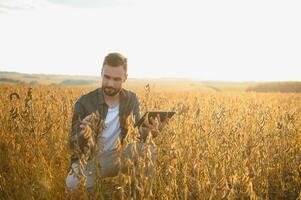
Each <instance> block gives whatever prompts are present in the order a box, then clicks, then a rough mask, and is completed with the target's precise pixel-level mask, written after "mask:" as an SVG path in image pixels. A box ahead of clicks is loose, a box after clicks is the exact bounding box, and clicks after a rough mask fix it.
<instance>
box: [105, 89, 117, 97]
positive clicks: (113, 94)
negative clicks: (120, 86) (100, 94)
mask: <svg viewBox="0 0 301 200" xmlns="http://www.w3.org/2000/svg"><path fill="white" fill-rule="evenodd" d="M119 92H120V90H118V91H114V92H108V91H106V90H104V94H105V95H107V96H110V97H114V96H116V95H118V94H119Z"/></svg>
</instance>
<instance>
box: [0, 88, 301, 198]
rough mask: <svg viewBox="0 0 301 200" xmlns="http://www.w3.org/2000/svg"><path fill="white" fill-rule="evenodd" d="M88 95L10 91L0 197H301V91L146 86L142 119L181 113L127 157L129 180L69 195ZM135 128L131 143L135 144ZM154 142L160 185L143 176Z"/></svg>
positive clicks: (2, 129)
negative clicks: (80, 107)
mask: <svg viewBox="0 0 301 200" xmlns="http://www.w3.org/2000/svg"><path fill="white" fill-rule="evenodd" d="M89 90H91V88H85V89H81V88H75V87H74V88H56V87H48V86H34V87H33V88H32V89H29V87H28V86H10V85H2V86H1V93H0V100H1V104H0V111H1V114H0V124H1V125H0V199H88V198H91V199H131V198H132V199H172V200H174V199H208V200H209V199H210V200H213V199H301V95H300V94H293V93H288V94H280V93H270V94H258V93H244V92H236V93H230V92H227V93H223V92H220V93H217V92H202V91H199V92H198V91H197V90H196V91H190V92H189V91H188V92H187V91H185V92H181V91H180V90H176V89H174V90H167V89H164V88H161V89H157V90H155V91H153V90H151V88H149V87H146V88H143V86H141V87H137V88H135V91H136V92H137V93H138V95H139V96H140V100H141V107H142V113H144V111H146V110H175V111H176V112H177V114H176V115H175V116H174V118H172V120H170V123H169V124H168V125H167V126H166V127H165V128H164V130H163V131H162V132H161V135H160V137H158V138H156V139H154V140H152V139H150V140H149V141H148V142H147V143H146V144H145V146H144V147H143V149H142V152H143V153H142V154H141V155H140V158H139V159H138V162H137V163H133V162H132V161H131V160H120V163H121V164H127V165H128V166H130V168H129V173H128V174H122V173H120V174H119V175H118V176H117V177H114V178H107V179H104V180H102V179H99V180H97V181H96V185H97V189H96V191H95V192H94V194H89V193H88V192H87V191H86V190H85V188H84V187H82V188H81V189H80V190H78V191H77V192H76V194H66V193H65V178H66V176H67V173H68V171H69V167H70V150H69V144H68V142H69V131H70V125H71V122H70V120H71V115H72V108H73V105H74V103H75V101H76V99H77V98H78V97H79V96H80V95H81V94H82V93H85V92H88V91H89ZM129 124H131V120H129ZM129 127H130V133H129V136H128V138H127V140H126V142H125V143H129V142H132V141H133V140H135V138H136V134H137V130H135V129H134V128H133V127H131V125H129ZM153 145H156V146H157V149H158V163H157V165H156V175H155V178H154V180H153V183H152V184H151V183H150V182H149V180H148V178H147V177H146V175H145V173H144V172H145V170H147V169H148V168H150V167H152V163H151V162H150V158H149V157H150V147H151V146H153ZM123 146H124V145H123ZM120 148H123V147H120ZM132 151H133V152H137V149H133V150H132Z"/></svg>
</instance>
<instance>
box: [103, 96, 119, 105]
mask: <svg viewBox="0 0 301 200" xmlns="http://www.w3.org/2000/svg"><path fill="white" fill-rule="evenodd" d="M104 98H105V102H106V104H108V106H109V107H115V106H116V105H117V104H119V94H117V95H116V96H108V95H106V94H104Z"/></svg>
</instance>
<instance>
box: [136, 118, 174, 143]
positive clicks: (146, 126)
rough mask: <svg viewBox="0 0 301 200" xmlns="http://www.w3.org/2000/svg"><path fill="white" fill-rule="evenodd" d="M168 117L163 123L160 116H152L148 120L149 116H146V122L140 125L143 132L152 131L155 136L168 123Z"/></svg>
mask: <svg viewBox="0 0 301 200" xmlns="http://www.w3.org/2000/svg"><path fill="white" fill-rule="evenodd" d="M168 120H169V119H168V118H166V119H165V120H164V121H163V122H162V123H161V120H160V116H159V115H157V117H155V118H153V117H150V118H149V120H148V116H146V118H145V120H144V122H143V123H142V125H141V126H140V131H141V132H150V133H151V134H152V136H153V137H154V138H155V137H157V136H158V135H159V134H160V131H161V130H162V128H163V127H164V126H165V125H166V124H167V123H168Z"/></svg>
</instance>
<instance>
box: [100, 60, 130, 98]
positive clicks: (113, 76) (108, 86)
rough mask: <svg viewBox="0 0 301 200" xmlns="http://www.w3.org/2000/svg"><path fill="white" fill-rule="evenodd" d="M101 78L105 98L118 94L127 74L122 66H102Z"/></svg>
mask: <svg viewBox="0 0 301 200" xmlns="http://www.w3.org/2000/svg"><path fill="white" fill-rule="evenodd" d="M101 78H102V88H103V91H104V93H105V94H106V95H107V96H116V95H117V94H118V93H119V92H120V90H121V88H122V84H123V83H124V82H125V81H126V79H127V73H126V71H125V70H124V69H123V66H122V65H120V66H118V67H112V66H110V65H104V66H103V68H102V72H101Z"/></svg>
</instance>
